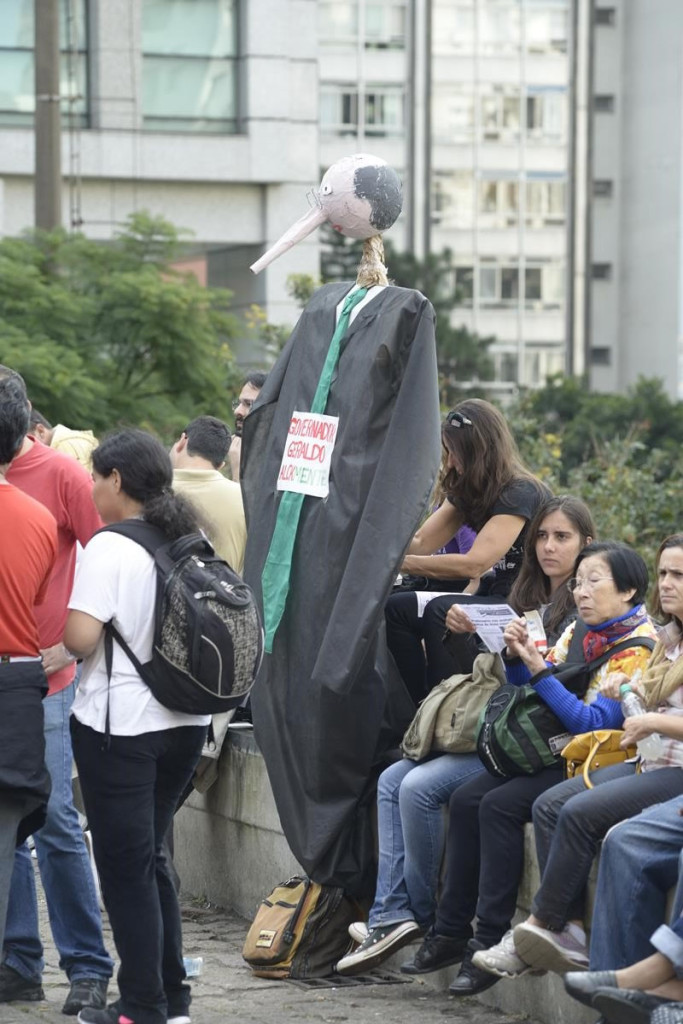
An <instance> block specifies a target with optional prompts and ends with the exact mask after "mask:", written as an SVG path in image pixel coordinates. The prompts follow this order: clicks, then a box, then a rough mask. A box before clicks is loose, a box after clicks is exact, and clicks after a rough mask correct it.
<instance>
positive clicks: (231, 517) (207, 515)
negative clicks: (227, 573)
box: [171, 416, 247, 574]
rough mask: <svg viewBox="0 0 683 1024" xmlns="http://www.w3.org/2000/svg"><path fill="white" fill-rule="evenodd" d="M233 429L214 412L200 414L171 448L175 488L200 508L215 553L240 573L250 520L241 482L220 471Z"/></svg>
mask: <svg viewBox="0 0 683 1024" xmlns="http://www.w3.org/2000/svg"><path fill="white" fill-rule="evenodd" d="M229 447H230V431H229V430H228V427H227V426H226V424H225V423H223V421H222V420H219V419H216V417H215V416H198V417H197V419H195V420H192V422H191V423H189V424H188V425H187V427H186V428H185V430H184V431H183V432H182V434H181V435H180V437H179V439H178V440H177V441H176V443H175V444H174V445H173V447H172V448H171V462H172V464H173V489H174V490H175V491H177V492H178V493H180V494H183V495H185V497H186V498H188V499H189V500H190V501H191V502H192V503H193V504H194V505H195V506H196V507H197V508H198V509H199V511H200V513H201V514H202V518H203V520H204V523H205V528H206V532H207V534H208V536H209V539H210V541H211V543H212V544H213V546H214V548H215V550H216V554H217V555H219V556H220V557H221V558H223V559H224V560H225V561H226V562H227V563H228V565H230V566H231V567H232V568H233V569H234V570H235V572H238V573H240V574H241V572H242V567H243V565H244V548H245V545H246V543H247V524H246V521H245V518H244V508H243V506H242V492H241V490H240V486H239V484H237V483H234V482H233V481H232V480H227V479H226V478H225V477H224V476H223V474H222V473H221V472H220V470H221V469H222V467H223V466H224V465H225V459H226V456H227V453H228V449H229Z"/></svg>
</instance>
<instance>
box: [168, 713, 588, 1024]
mask: <svg viewBox="0 0 683 1024" xmlns="http://www.w3.org/2000/svg"><path fill="white" fill-rule="evenodd" d="M175 861H176V865H177V867H178V871H179V873H180V876H181V878H182V880H183V887H184V888H185V889H186V890H187V891H189V892H191V893H193V894H195V895H202V896H206V897H207V898H208V899H209V900H211V901H212V902H213V903H217V904H218V905H220V906H223V907H230V908H232V909H233V910H235V911H237V913H239V914H241V915H242V916H243V917H246V918H247V919H249V920H251V918H252V917H253V916H254V913H255V911H256V907H257V906H258V904H259V902H260V901H261V899H262V898H263V897H264V896H265V895H266V893H268V891H269V890H270V889H272V888H273V887H274V886H275V885H277V883H278V882H282V881H284V879H286V878H289V877H290V876H291V875H295V874H301V873H302V871H301V868H300V866H299V865H298V864H297V862H296V860H295V859H294V857H293V855H292V852H291V850H290V849H289V847H288V845H287V842H286V840H285V837H284V836H283V834H282V829H281V827H280V819H279V817H278V813H277V809H276V807H275V802H274V800H273V795H272V792H271V788H270V783H269V781H268V776H267V773H266V768H265V763H264V761H263V758H262V756H261V754H260V752H259V750H258V747H257V745H256V741H255V740H254V734H253V732H251V731H237V730H234V731H233V730H229V731H228V735H227V737H226V740H225V743H224V746H223V751H222V753H221V760H220V770H219V777H218V780H217V781H216V783H215V784H214V786H213V787H212V788H211V789H210V790H209V791H208V793H206V794H201V793H196V792H195V793H193V794H192V796H191V797H190V798H189V800H188V801H187V803H186V805H185V806H184V807H183V808H182V809H181V810H180V811H179V813H178V815H177V817H176V828H175ZM594 877H595V869H594V871H593V875H592V877H591V888H592V885H593V883H594ZM538 885H539V875H538V865H537V862H536V852H535V849H534V842H533V831H532V828H531V826H530V825H529V826H528V827H527V834H526V851H525V870H524V877H523V879H522V884H521V886H520V891H519V903H518V914H517V920H523V919H524V918H525V917H526V916H527V915H528V913H529V907H530V905H531V899H532V896H533V894H534V892H535V891H536V889H537V888H538ZM410 953H411V949H408V950H405V949H404V950H402V951H401V952H400V953H399V954H397V956H396V957H394V958H393V960H392V961H390V966H391V967H392V968H394V969H396V970H397V969H398V968H399V967H400V965H401V964H402V963H405V961H406V960H408V959H410ZM454 974H455V971H454V969H453V968H449V969H448V970H443V971H438V972H436V973H435V974H427V975H423V976H421V977H419V978H417V979H415V983H416V984H421V985H424V986H425V989H426V990H430V989H431V990H438V991H443V990H445V989H447V988H448V985H449V984H450V982H451V981H452V980H453V977H454ZM478 999H479V1000H480V1001H481V1002H483V1003H485V1004H486V1005H488V1006H491V1007H495V1008H497V1009H500V1010H502V1011H504V1012H506V1013H510V1014H518V1015H521V1016H526V1017H530V1018H531V1019H532V1020H537V1021H545V1022H547V1024H592V1022H593V1021H595V1020H596V1014H595V1013H594V1012H593V1011H590V1010H588V1009H587V1008H586V1007H582V1006H581V1005H580V1004H579V1003H577V1002H576V1001H575V1000H573V999H570V998H569V996H568V995H567V994H566V992H565V991H564V986H563V984H562V979H561V978H559V977H558V976H557V975H547V976H546V977H543V978H537V977H536V978H531V977H529V978H520V979H519V981H507V980H502V981H500V982H498V984H496V985H494V987H493V988H491V989H489V990H488V991H487V992H484V993H482V994H481V996H479V997H478Z"/></svg>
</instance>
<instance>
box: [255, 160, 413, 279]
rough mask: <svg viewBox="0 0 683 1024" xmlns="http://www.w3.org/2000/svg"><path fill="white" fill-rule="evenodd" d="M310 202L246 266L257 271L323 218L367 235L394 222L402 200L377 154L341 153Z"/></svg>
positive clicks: (394, 180) (357, 235)
mask: <svg viewBox="0 0 683 1024" xmlns="http://www.w3.org/2000/svg"><path fill="white" fill-rule="evenodd" d="M311 194H312V196H313V200H314V206H313V207H312V208H311V209H310V210H309V211H308V213H306V214H304V216H303V217H301V218H300V219H299V220H298V221H297V222H296V223H295V224H293V225H292V227H291V228H289V230H288V231H286V232H285V233H284V235H283V236H282V237H281V238H280V239H279V240H278V241H277V242H276V243H275V245H273V246H271V248H270V249H269V250H268V251H267V252H266V253H264V255H263V256H261V258H260V259H259V260H257V261H256V263H253V264H252V266H251V270H252V271H253V272H254V273H255V274H258V273H259V272H260V271H261V270H263V269H264V267H267V266H268V264H269V263H272V262H273V260H276V259H277V258H278V256H281V255H282V253H283V252H286V251H287V250H288V249H291V248H292V246H294V245H296V243H297V242H300V241H301V239H302V238H305V237H306V236H307V235H310V233H311V231H313V230H314V229H315V228H317V227H319V226H320V225H321V224H323V223H324V222H325V221H329V223H330V224H331V225H332V227H333V228H334V229H335V231H339V232H340V233H341V234H342V235H346V236H347V237H348V238H370V237H372V236H373V235H378V234H380V233H381V232H382V231H386V230H387V228H390V227H391V225H392V224H393V223H394V221H395V220H396V218H397V217H398V215H399V213H400V212H401V206H402V203H403V196H402V191H401V179H400V178H399V176H398V174H397V173H396V171H395V170H393V168H392V167H389V165H388V164H387V163H386V162H385V161H384V160H381V159H380V158H379V157H377V156H370V155H369V154H368V153H356V154H355V155H354V156H346V157H343V158H342V159H341V160H337V162H336V163H334V164H332V166H331V167H330V168H329V169H328V170H327V171H326V172H325V175H324V176H323V180H322V181H321V183H320V188H319V189H316V190H314V191H313V192H312V193H311Z"/></svg>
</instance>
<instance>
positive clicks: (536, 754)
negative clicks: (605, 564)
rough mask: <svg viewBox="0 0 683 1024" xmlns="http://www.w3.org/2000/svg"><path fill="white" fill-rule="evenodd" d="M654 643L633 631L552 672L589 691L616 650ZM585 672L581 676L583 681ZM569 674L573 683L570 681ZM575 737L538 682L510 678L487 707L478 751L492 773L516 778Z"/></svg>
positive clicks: (554, 758) (551, 759)
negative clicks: (539, 689)
mask: <svg viewBox="0 0 683 1024" xmlns="http://www.w3.org/2000/svg"><path fill="white" fill-rule="evenodd" d="M654 645H655V642H654V640H652V639H651V638H650V637H646V636H634V637H630V638H629V639H628V640H622V641H621V643H618V644H615V645H614V647H612V648H611V649H610V650H609V651H605V653H604V654H601V655H600V657H599V658H595V660H594V661H591V662H584V663H583V664H574V663H572V664H570V663H569V656H568V661H567V662H565V664H564V665H559V666H558V667H557V669H556V670H555V671H554V673H553V674H554V675H555V676H556V677H557V678H558V679H560V680H561V681H562V682H563V683H564V684H565V685H566V686H567V689H569V690H572V692H574V693H578V694H579V695H580V696H582V695H583V694H582V691H583V693H585V692H586V689H587V688H588V678H589V677H590V676H591V675H592V674H593V672H595V671H596V669H598V668H600V666H601V665H603V664H604V663H605V662H606V661H609V660H610V658H612V657H613V656H614V655H615V654H616V653H617V651H623V650H625V649H626V648H627V647H647V648H648V649H649V650H652V648H653V647H654ZM570 651H571V647H570ZM580 677H581V678H582V681H581V682H580V683H579V682H578V680H579V678H580ZM570 680H571V684H570V685H567V684H568V683H569V681H570ZM584 680H585V685H584V684H583V681H584ZM571 738H572V733H570V732H567V727H566V726H565V725H564V724H563V723H562V721H561V720H560V719H559V718H558V716H557V715H556V714H555V712H554V711H553V710H552V708H550V707H549V706H548V705H547V704H546V703H545V701H544V700H543V698H542V697H539V695H538V694H537V693H536V691H535V689H534V688H533V686H529V685H527V686H512V685H510V684H509V683H506V684H505V686H501V688H500V689H499V690H496V692H495V693H494V694H493V696H492V697H491V698H490V700H489V702H488V704H487V705H486V707H485V708H484V712H483V716H482V721H481V728H480V730H479V736H478V738H477V753H478V754H479V758H480V760H481V762H482V764H483V765H484V767H485V768H486V769H487V770H488V771H489V772H490V773H491V775H495V776H496V777H497V778H499V779H511V778H514V776H516V775H536V774H537V773H538V772H540V771H542V770H543V769H544V768H549V767H550V766H551V765H554V764H556V763H557V762H558V760H559V757H560V751H561V750H562V748H563V747H564V746H566V745H567V743H569V740H570V739H571Z"/></svg>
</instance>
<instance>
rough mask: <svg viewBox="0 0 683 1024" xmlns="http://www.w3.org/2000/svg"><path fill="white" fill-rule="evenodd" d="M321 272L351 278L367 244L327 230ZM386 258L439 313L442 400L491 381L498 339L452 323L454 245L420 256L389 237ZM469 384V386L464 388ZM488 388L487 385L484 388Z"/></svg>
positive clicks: (394, 275)
mask: <svg viewBox="0 0 683 1024" xmlns="http://www.w3.org/2000/svg"><path fill="white" fill-rule="evenodd" d="M322 237H323V247H322V260H321V262H322V276H323V280H324V281H349V280H351V281H353V280H355V277H356V272H357V267H358V263H359V262H360V257H361V252H362V248H363V243H362V242H358V241H355V240H354V239H349V238H345V237H344V236H343V235H340V234H339V233H338V232H336V231H334V230H332V229H331V228H329V227H328V228H325V227H324V228H323V236H322ZM384 251H385V257H386V259H385V262H386V265H387V269H388V271H389V277H390V279H391V280H392V282H393V283H394V284H396V285H398V286H399V287H401V288H417V289H418V291H421V292H422V293H423V295H426V296H427V298H428V299H429V300H430V302H431V303H432V305H433V306H434V311H435V312H436V348H437V360H438V366H439V390H440V394H441V404H442V405H443V406H445V407H447V406H450V405H454V404H455V402H456V401H457V400H458V398H459V397H462V395H463V392H464V391H465V390H466V392H467V394H473V393H476V390H477V389H476V388H475V389H474V391H473V389H472V386H471V385H472V384H475V385H476V384H479V383H483V382H486V381H489V380H492V379H493V376H494V371H493V361H492V359H491V357H490V355H489V353H488V349H489V347H490V345H491V344H492V342H493V341H494V340H495V339H494V338H493V337H486V338H482V337H480V336H479V335H477V334H473V333H472V332H471V331H468V330H467V328H466V327H462V326H454V325H453V324H452V322H451V317H452V313H453V310H454V309H455V306H456V304H457V300H458V298H459V296H458V295H457V292H456V287H455V265H454V263H453V254H452V253H451V251H450V249H444V250H443V251H442V252H439V253H430V254H429V255H428V256H427V258H426V259H424V260H418V259H417V257H416V256H414V255H413V254H412V253H410V252H399V251H398V250H397V249H396V248H395V247H394V246H393V244H392V243H391V241H389V240H388V239H386V240H385V242H384ZM464 384H466V385H467V388H466V389H465V388H463V385H464ZM480 390H481V391H482V392H485V383H484V385H483V387H482V388H481V389H480Z"/></svg>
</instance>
